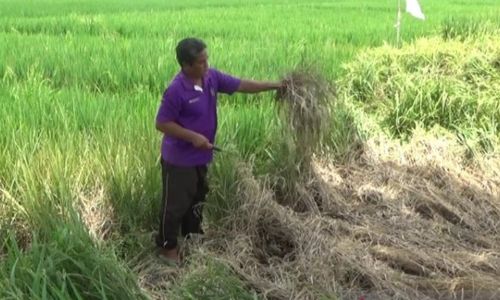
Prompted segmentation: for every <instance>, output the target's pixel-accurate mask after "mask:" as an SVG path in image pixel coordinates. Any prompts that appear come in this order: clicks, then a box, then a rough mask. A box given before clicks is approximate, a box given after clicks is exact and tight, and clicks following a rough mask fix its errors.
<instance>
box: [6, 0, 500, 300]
mask: <svg viewBox="0 0 500 300" xmlns="http://www.w3.org/2000/svg"><path fill="white" fill-rule="evenodd" d="M177 2H178V3H171V1H158V0H156V1H151V0H145V1H140V2H135V1H111V0H106V1H64V0H41V1H24V0H22V1H19V0H0V201H1V202H0V217H1V220H0V226H1V227H0V234H1V236H0V244H1V245H2V247H0V298H8V299H18V298H30V299H52V298H60V299H69V298H72V299H76V298H82V299H91V298H93V299H104V298H107V299H135V298H138V297H145V294H144V291H143V290H141V288H140V287H143V285H141V281H140V280H139V279H138V278H139V277H138V268H140V267H139V266H140V265H141V263H140V261H141V257H143V256H144V255H145V253H147V252H149V251H152V246H153V245H152V241H151V234H152V232H153V231H154V230H156V226H157V219H158V217H157V213H158V210H159V207H160V193H161V182H160V169H159V166H158V159H159V146H160V138H161V137H160V135H159V133H158V132H157V131H156V130H155V129H154V117H155V114H156V110H157V108H158V105H159V101H160V98H161V95H162V92H163V90H164V89H165V87H166V86H167V84H168V82H169V81H170V79H171V78H172V77H173V76H174V75H175V73H176V72H178V70H179V68H178V65H177V63H176V60H175V55H174V47H175V45H176V43H177V41H178V40H180V39H181V38H184V37H186V36H196V37H199V38H202V39H204V40H205V41H206V43H207V45H208V50H209V55H210V64H211V65H212V66H214V67H216V68H218V69H220V70H223V71H225V72H227V73H230V74H233V75H236V76H240V77H244V78H253V79H268V80H277V79H279V78H281V77H282V76H283V75H284V74H286V73H287V72H289V71H290V70H292V69H294V68H295V67H296V66H298V65H300V64H301V62H307V63H313V64H315V65H316V66H318V67H319V69H320V71H321V72H322V74H323V75H324V76H325V77H326V78H327V79H328V80H330V81H332V82H337V81H340V79H341V78H342V76H344V74H345V73H346V70H345V69H344V68H343V65H344V64H345V63H348V62H349V61H351V60H352V59H354V57H355V56H356V55H357V53H358V52H359V51H360V50H362V49H366V48H369V47H377V46H381V45H383V44H384V43H387V44H392V45H393V44H394V43H395V29H394V23H395V18H396V12H397V1H375V0H363V1H361V0H360V1H316V0H312V1H296V0H288V1H285V0H271V1H236V0H220V1H217V0H211V1H199V0H188V1H177ZM421 5H422V7H423V10H424V13H425V14H426V17H427V20H426V21H425V22H422V21H419V20H416V19H414V18H412V17H410V16H409V15H407V14H405V15H404V16H403V25H402V39H403V41H404V42H405V43H409V42H412V41H413V40H415V39H416V38H419V37H423V36H430V35H441V34H442V28H443V26H445V25H446V24H449V23H450V22H451V23H453V22H454V21H453V20H462V19H463V20H473V21H470V22H472V23H474V22H476V21H478V20H480V21H488V22H490V23H491V24H496V26H498V25H499V24H500V17H499V16H500V2H499V1H498V0H486V1H452V0H445V1H428V0H422V1H421ZM350 109H352V108H344V110H343V111H337V112H336V115H335V118H334V121H333V123H332V131H331V132H329V133H328V134H327V138H326V140H325V148H324V150H323V151H324V152H327V154H330V155H328V156H329V158H330V159H331V160H333V161H338V162H339V163H341V162H343V161H344V160H345V159H346V158H347V157H348V156H349V153H350V151H351V149H350V145H349V141H351V140H352V136H356V137H357V138H358V139H360V140H363V139H366V138H367V136H368V135H369V134H367V133H366V132H361V130H357V129H356V128H354V129H353V128H352V127H350V126H347V125H345V124H346V123H345V122H343V120H348V119H349V118H350V116H351V115H355V116H357V119H356V117H353V118H355V120H354V123H356V122H357V123H365V121H366V122H368V119H363V117H360V116H359V115H357V114H355V113H353V111H351V110H350ZM219 116H220V122H219V124H220V125H219V128H220V129H219V135H218V141H217V143H218V145H219V146H220V147H222V148H224V149H227V150H228V151H226V152H225V153H224V154H221V155H220V156H218V157H216V163H215V165H214V166H213V167H212V170H211V180H212V191H211V194H210V200H209V204H208V207H207V216H206V217H207V221H208V224H209V225H211V226H218V224H219V223H220V222H221V220H223V219H224V217H226V216H227V214H230V213H231V209H232V207H233V206H234V203H235V198H237V197H238V195H236V194H234V184H235V182H234V178H233V176H232V174H233V173H232V172H234V170H233V167H234V166H233V164H231V163H230V161H231V160H232V159H233V158H234V157H235V156H237V157H238V158H240V159H242V160H245V161H249V160H251V161H252V163H253V164H254V165H255V166H256V167H255V172H256V174H274V173H278V172H280V169H279V168H276V166H279V165H280V164H281V163H282V162H283V161H286V160H287V157H285V156H284V155H286V154H284V152H283V151H282V150H281V145H282V143H281V141H282V140H283V136H282V135H281V131H280V121H279V119H278V117H277V108H276V107H275V104H274V102H273V95H272V94H270V93H267V94H260V95H257V96H253V95H252V96H249V95H236V96H233V97H226V96H222V97H221V98H220V107H219ZM367 118H368V117H367ZM369 119H370V120H371V121H373V122H377V118H373V119H372V118H369ZM349 120H350V119H349ZM497 121H498V119H497ZM497 126H498V125H497ZM493 134H494V135H495V133H493ZM200 260H201V261H202V263H200V265H203V266H204V267H203V268H202V269H194V271H193V270H192V271H190V273H188V274H183V275H182V276H179V277H178V278H181V279H180V280H173V281H172V282H175V283H172V284H171V285H168V284H167V289H168V293H170V294H169V295H171V296H172V297H181V298H189V297H191V298H197V296H196V295H199V294H197V293H198V292H200V291H203V292H202V294H203V293H205V294H206V295H209V296H207V297H208V298H210V295H212V297H213V298H217V297H220V296H221V295H225V297H227V298H231V297H232V298H235V299H242V298H245V297H246V298H249V299H251V298H252V297H254V295H256V294H255V292H253V291H252V290H251V288H250V287H248V286H245V284H244V283H242V281H241V280H240V278H237V277H236V276H235V275H234V274H232V273H231V271H230V269H229V268H227V267H226V266H225V264H224V262H220V261H212V260H211V258H210V257H202V258H200ZM176 278H177V277H176ZM221 290H223V291H224V292H223V293H222V294H221ZM210 293H212V294H210ZM139 294H140V295H139ZM165 294H166V292H165ZM255 297H257V296H255ZM332 297H333V296H332Z"/></svg>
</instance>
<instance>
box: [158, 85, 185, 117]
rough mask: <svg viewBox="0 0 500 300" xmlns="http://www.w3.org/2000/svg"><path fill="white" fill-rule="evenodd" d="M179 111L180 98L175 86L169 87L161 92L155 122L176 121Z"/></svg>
mask: <svg viewBox="0 0 500 300" xmlns="http://www.w3.org/2000/svg"><path fill="white" fill-rule="evenodd" d="M180 111H181V98H180V97H179V93H178V92H176V90H175V88H173V87H169V88H167V90H166V91H165V93H163V98H162V100H161V104H160V108H159V109H158V113H157V115H156V122H157V123H166V122H172V121H176V120H177V119H178V118H179V113H180Z"/></svg>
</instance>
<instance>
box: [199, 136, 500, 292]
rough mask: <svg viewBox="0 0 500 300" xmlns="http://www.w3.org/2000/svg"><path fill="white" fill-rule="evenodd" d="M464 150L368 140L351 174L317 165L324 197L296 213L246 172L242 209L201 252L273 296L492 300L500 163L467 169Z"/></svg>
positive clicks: (347, 168) (441, 143)
mask: <svg viewBox="0 0 500 300" xmlns="http://www.w3.org/2000/svg"><path fill="white" fill-rule="evenodd" d="M461 149H462V148H461V147H460V146H459V145H458V143H457V142H456V141H454V140H453V138H452V137H449V136H448V137H441V136H440V135H432V134H426V135H420V134H417V135H416V137H415V138H414V139H413V140H412V141H411V142H410V143H409V144H407V145H406V146H400V145H399V144H397V143H394V142H392V141H390V140H386V139H383V138H377V139H373V140H370V141H369V142H368V143H367V144H366V145H365V150H364V153H363V155H362V156H361V157H360V158H358V159H357V160H355V161H353V162H351V163H349V164H347V165H336V166H334V165H331V164H329V163H328V162H326V161H320V160H318V159H316V160H315V161H314V162H313V165H312V169H313V172H312V176H314V178H310V179H309V180H313V181H314V182H315V184H314V191H310V192H314V193H317V194H320V196H319V197H317V199H316V205H315V206H314V209H311V210H308V211H302V212H296V211H294V210H293V209H291V208H290V207H288V206H284V205H281V204H279V202H280V201H277V200H276V199H275V193H274V192H273V191H272V190H271V189H269V188H268V187H269V185H268V184H267V183H266V182H265V181H264V182H263V181H262V180H258V179H256V178H255V177H253V176H252V173H251V170H250V168H249V167H248V166H245V165H242V166H241V167H240V168H239V169H240V170H241V174H240V182H239V193H238V194H239V195H240V197H243V199H244V201H243V203H244V205H242V206H241V207H240V208H239V209H238V210H237V211H236V212H235V213H234V215H232V216H231V218H230V219H229V220H228V223H227V226H226V227H225V228H224V229H222V230H217V231H212V232H210V233H209V240H210V241H211V242H210V243H208V244H205V245H201V246H199V248H198V251H203V253H205V255H211V256H215V257H218V258H219V259H222V260H224V261H225V262H227V263H228V264H229V265H230V266H231V267H232V269H233V270H234V271H235V272H236V273H237V274H239V276H240V277H241V278H243V279H244V280H245V282H247V283H248V284H249V286H251V287H252V288H253V289H255V290H257V291H259V292H260V293H261V294H262V295H263V296H265V297H266V298H268V299H318V298H321V297H327V298H332V297H335V296H340V298H346V299H350V298H353V297H359V296H360V295H367V297H368V298H367V299H389V298H390V299H455V298H456V299H461V298H462V297H464V298H465V299H497V298H498V297H500V285H499V284H498V282H500V235H499V232H500V197H499V195H500V194H499V191H500V180H499V177H498V176H494V174H498V172H499V171H500V163H499V162H500V159H499V157H495V156H493V157H490V158H489V159H488V161H482V162H480V161H477V162H468V161H467V160H466V159H465V154H464V153H462V150H461ZM485 168H486V169H488V170H486V169H485ZM308 186H309V187H310V186H311V185H305V186H304V189H306V190H307V188H308Z"/></svg>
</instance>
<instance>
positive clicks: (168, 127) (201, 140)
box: [156, 122, 213, 149]
mask: <svg viewBox="0 0 500 300" xmlns="http://www.w3.org/2000/svg"><path fill="white" fill-rule="evenodd" d="M156 129H158V130H159V131H161V132H163V133H164V134H166V135H169V136H173V137H176V138H178V139H182V140H184V141H186V142H190V143H191V144H193V146H195V147H196V148H202V149H212V148H213V145H212V144H211V143H210V142H209V141H208V139H207V138H206V137H205V136H203V135H201V134H199V133H197V132H194V131H192V130H189V129H186V128H184V127H182V126H180V125H179V124H177V123H175V122H166V123H156Z"/></svg>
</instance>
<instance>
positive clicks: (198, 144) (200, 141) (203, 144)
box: [191, 133, 214, 150]
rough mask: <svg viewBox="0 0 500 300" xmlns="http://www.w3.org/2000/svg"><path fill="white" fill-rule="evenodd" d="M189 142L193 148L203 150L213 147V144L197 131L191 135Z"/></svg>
mask: <svg viewBox="0 0 500 300" xmlns="http://www.w3.org/2000/svg"><path fill="white" fill-rule="evenodd" d="M191 144H193V146H194V147H195V148H198V149H205V150H210V149H212V148H213V147H214V145H212V144H211V143H210V141H209V140H208V139H207V138H206V137H205V136H204V135H202V134H199V133H196V134H194V135H193V137H192V138H191Z"/></svg>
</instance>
